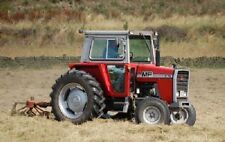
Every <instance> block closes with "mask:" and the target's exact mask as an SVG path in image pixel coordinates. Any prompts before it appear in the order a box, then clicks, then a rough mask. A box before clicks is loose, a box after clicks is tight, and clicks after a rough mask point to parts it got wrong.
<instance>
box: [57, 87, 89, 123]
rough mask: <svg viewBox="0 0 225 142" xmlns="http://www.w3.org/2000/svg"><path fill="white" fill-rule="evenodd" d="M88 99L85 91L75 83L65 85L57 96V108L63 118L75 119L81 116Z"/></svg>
mask: <svg viewBox="0 0 225 142" xmlns="http://www.w3.org/2000/svg"><path fill="white" fill-rule="evenodd" d="M87 101H88V98H87V93H86V92H85V89H84V88H83V87H82V86H81V85H80V84H77V83H69V84H67V85H65V86H64V87H63V88H62V90H61V91H60V94H59V108H60V110H61V112H62V113H63V115H64V116H66V117H67V118H70V119H75V118H78V117H80V116H81V115H82V114H83V110H84V108H85V106H86V104H87Z"/></svg>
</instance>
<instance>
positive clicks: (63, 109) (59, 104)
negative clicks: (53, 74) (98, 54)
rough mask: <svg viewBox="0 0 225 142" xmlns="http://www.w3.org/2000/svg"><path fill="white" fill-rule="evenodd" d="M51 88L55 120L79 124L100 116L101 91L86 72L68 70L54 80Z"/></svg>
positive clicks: (103, 105)
mask: <svg viewBox="0 0 225 142" xmlns="http://www.w3.org/2000/svg"><path fill="white" fill-rule="evenodd" d="M52 89H53V91H52V93H51V94H50V97H51V104H52V112H53V114H54V115H55V117H56V120H58V121H62V120H69V121H71V122H73V123H74V124H81V123H83V122H86V121H87V120H90V119H92V118H93V117H101V116H102V114H103V109H104V108H105V104H104V100H105V98H104V96H103V91H102V89H101V87H100V85H99V83H98V82H97V81H96V79H95V78H93V77H92V76H91V75H89V74H88V73H86V72H84V71H78V70H75V69H73V70H70V71H69V72H67V73H66V74H64V75H62V76H61V77H60V78H59V79H57V80H56V83H55V84H54V85H53V87H52Z"/></svg>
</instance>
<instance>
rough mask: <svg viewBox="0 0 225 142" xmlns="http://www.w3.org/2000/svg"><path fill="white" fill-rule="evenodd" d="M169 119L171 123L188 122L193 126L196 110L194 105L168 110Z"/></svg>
mask: <svg viewBox="0 0 225 142" xmlns="http://www.w3.org/2000/svg"><path fill="white" fill-rule="evenodd" d="M170 119H171V123H172V124H185V123H186V124H188V125H189V126H193V125H194V124H195V121H196V111H195V108H194V106H192V105H191V106H190V107H188V108H178V109H172V110H170Z"/></svg>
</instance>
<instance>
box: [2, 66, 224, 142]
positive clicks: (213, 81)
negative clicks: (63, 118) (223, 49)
mask: <svg viewBox="0 0 225 142" xmlns="http://www.w3.org/2000/svg"><path fill="white" fill-rule="evenodd" d="M65 71H66V70H65V69H61V68H55V69H37V70H35V69H25V70H22V69H18V70H13V69H1V70H0V79H1V80H0V98H1V99H0V113H1V115H0V141H1V142H3V141H4V142H5V141H7V142H22V141H42V142H45V141H46V142H47V141H48V142H50V141H67V142H68V141H71V142H72V141H73V142H74V141H78V142H79V141H84V142H85V141H93V142H95V141H96V142H99V141H162V142H164V141H169V142H177V141H187V142H190V141H194V142H195V141H211V142H225V109H224V108H225V94H224V93H225V69H192V70H191V71H192V72H191V86H190V95H191V96H190V99H191V101H192V102H193V104H194V106H195V107H196V111H197V121H196V124H195V125H194V127H189V126H186V125H170V126H164V125H158V126H148V125H143V124H140V125H137V124H135V123H132V122H128V121H122V120H121V121H118V120H117V121H115V120H110V119H109V120H103V119H97V120H93V121H90V122H87V123H85V124H83V125H79V126H76V125H73V124H71V123H69V122H57V121H55V120H51V119H50V120H48V119H46V118H42V117H33V118H29V117H24V116H10V109H11V107H12V104H13V102H15V101H23V100H26V99H28V98H29V97H30V96H34V97H35V98H36V99H37V100H49V97H48V95H49V93H50V91H51V86H52V84H53V83H54V80H55V79H56V78H57V77H58V76H59V75H60V74H62V73H63V72H65Z"/></svg>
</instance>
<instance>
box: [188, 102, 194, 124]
mask: <svg viewBox="0 0 225 142" xmlns="http://www.w3.org/2000/svg"><path fill="white" fill-rule="evenodd" d="M186 110H187V112H188V119H187V121H186V124H188V125H189V126H193V125H194V124H195V121H196V110H195V108H194V106H193V105H191V106H190V107H188V108H186Z"/></svg>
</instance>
